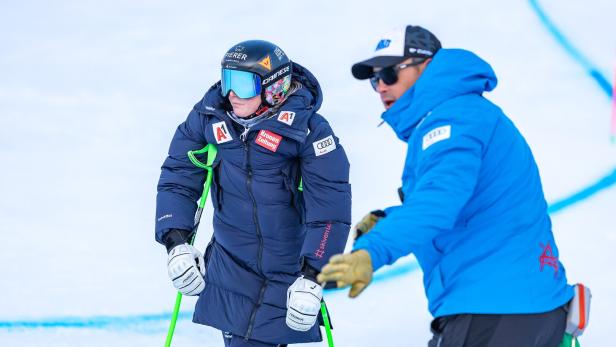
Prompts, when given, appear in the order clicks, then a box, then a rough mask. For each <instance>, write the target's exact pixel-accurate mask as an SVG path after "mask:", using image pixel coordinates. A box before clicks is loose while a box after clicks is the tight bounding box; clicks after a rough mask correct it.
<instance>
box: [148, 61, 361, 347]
mask: <svg viewBox="0 0 616 347" xmlns="http://www.w3.org/2000/svg"><path fill="white" fill-rule="evenodd" d="M293 79H294V83H299V84H301V86H302V87H301V89H299V90H297V91H295V92H294V93H293V94H292V95H291V96H290V97H289V98H288V99H287V100H286V101H285V102H284V104H283V105H282V106H281V107H280V108H279V109H278V110H277V112H276V113H274V114H273V115H272V116H271V117H270V118H269V119H267V120H265V121H263V122H261V123H258V124H257V125H255V126H254V127H252V128H251V129H250V131H249V132H248V133H246V134H243V135H242V133H243V131H242V129H239V130H240V131H238V129H236V125H234V124H233V121H232V120H231V119H230V118H229V116H228V115H227V113H226V110H228V109H229V104H228V101H227V100H226V99H224V98H222V97H221V95H220V83H217V84H216V85H214V86H213V87H212V88H210V90H209V91H208V92H207V93H206V94H205V96H204V98H203V99H202V100H201V101H200V102H198V103H197V104H196V105H195V107H194V109H193V110H192V112H190V114H189V115H188V119H187V120H186V121H185V122H184V123H182V124H181V125H180V126H179V127H178V129H177V131H176V133H175V136H174V138H173V140H172V142H171V146H170V148H169V156H168V158H167V159H166V160H165V162H164V164H163V167H162V173H161V176H160V181H159V184H158V196H157V210H156V216H157V222H156V239H157V240H158V241H159V242H161V241H162V239H163V235H164V234H165V233H166V232H168V231H169V230H170V229H183V230H191V229H192V227H193V218H194V214H195V210H196V207H197V206H196V201H197V199H198V198H199V196H200V195H201V192H202V189H203V182H204V178H205V171H204V170H202V169H199V168H197V167H195V166H194V165H193V164H191V162H190V161H189V159H188V157H187V155H186V153H187V151H189V150H195V149H200V148H202V147H204V146H205V145H206V144H208V143H214V144H216V146H217V147H218V156H217V158H216V161H215V162H214V179H213V185H212V193H211V197H212V202H213V205H214V221H213V226H214V235H213V238H212V241H211V242H210V244H209V245H208V246H207V249H206V252H205V258H206V264H207V266H206V268H207V272H206V274H205V281H206V287H205V290H204V291H203V292H202V293H201V294H200V295H199V299H198V301H197V304H196V307H195V313H194V317H193V320H194V322H196V323H201V324H205V325H210V326H212V327H215V328H217V329H220V330H222V331H228V332H231V333H232V334H234V335H237V336H243V337H245V338H246V339H253V340H257V341H262V342H266V343H272V344H279V343H301V342H310V341H320V340H321V334H320V330H319V327H318V325H315V326H313V327H312V329H310V330H309V331H307V332H298V331H295V330H292V329H290V328H289V327H287V325H286V323H285V317H286V313H287V308H286V300H287V289H288V288H289V286H290V285H291V284H292V283H293V282H294V281H295V280H296V279H297V278H298V276H299V275H300V269H301V265H302V262H303V261H305V262H307V263H308V264H310V265H311V266H312V267H314V268H315V269H317V270H320V269H321V267H322V266H323V265H324V264H326V263H327V261H328V260H329V257H330V256H331V255H333V254H336V253H341V252H342V251H343V250H344V246H345V244H346V241H347V236H348V232H349V225H350V222H351V188H350V185H349V183H348V180H349V163H348V160H347V157H346V154H345V152H344V149H343V148H342V146H341V145H340V143H339V141H338V138H337V137H336V136H335V135H334V133H333V132H332V129H331V128H330V126H329V124H328V123H327V121H326V120H325V118H323V117H322V116H321V115H319V114H318V113H317V111H318V109H319V107H320V105H321V101H322V94H321V90H320V87H319V84H318V82H317V80H316V79H315V77H314V76H313V75H312V74H311V73H310V72H309V71H308V70H306V69H305V68H303V67H301V66H300V65H299V64H296V63H294V65H293ZM300 180H302V182H303V192H300V191H299V190H298V186H299V185H300ZM201 224H202V228H203V227H205V224H204V223H201Z"/></svg>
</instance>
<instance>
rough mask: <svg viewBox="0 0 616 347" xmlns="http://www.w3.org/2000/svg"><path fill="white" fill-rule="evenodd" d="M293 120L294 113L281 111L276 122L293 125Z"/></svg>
mask: <svg viewBox="0 0 616 347" xmlns="http://www.w3.org/2000/svg"><path fill="white" fill-rule="evenodd" d="M293 120H295V112H291V111H281V112H280V114H279V115H278V121H279V122H282V123H284V124H286V125H291V124H293Z"/></svg>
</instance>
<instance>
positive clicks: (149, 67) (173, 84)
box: [0, 0, 616, 347]
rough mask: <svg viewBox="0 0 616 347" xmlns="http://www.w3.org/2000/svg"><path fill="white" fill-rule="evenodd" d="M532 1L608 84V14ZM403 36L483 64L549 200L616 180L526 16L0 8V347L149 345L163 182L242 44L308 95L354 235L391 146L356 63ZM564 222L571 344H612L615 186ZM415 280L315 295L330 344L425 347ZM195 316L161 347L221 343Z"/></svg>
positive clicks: (390, 277)
mask: <svg viewBox="0 0 616 347" xmlns="http://www.w3.org/2000/svg"><path fill="white" fill-rule="evenodd" d="M539 5H540V6H541V7H542V8H543V9H544V10H545V11H546V14H548V16H549V17H550V18H551V19H552V20H553V22H554V24H555V25H556V26H557V27H558V28H560V30H561V31H562V33H563V34H564V35H565V36H566V37H567V38H568V39H569V41H570V42H571V43H572V44H573V45H574V46H576V47H577V49H578V50H579V52H581V54H583V56H585V57H586V58H587V59H588V60H589V61H590V62H592V63H593V64H594V65H595V66H596V67H597V68H598V70H599V71H600V72H601V73H603V75H605V76H608V78H609V77H610V76H613V69H614V63H615V60H616V59H615V58H616V37H615V36H614V32H616V30H614V29H615V28H614V22H613V18H612V17H613V13H614V12H615V11H616V3H614V2H613V1H610V0H586V1H581V0H571V1H567V2H562V1H556V0H542V1H541V2H539ZM405 24H419V25H422V26H425V27H427V28H429V29H430V30H431V31H433V32H434V33H435V34H436V35H437V36H438V37H439V38H440V39H441V41H442V42H443V45H444V46H445V47H461V48H466V49H470V50H473V51H475V52H476V53H478V54H479V55H480V56H481V57H483V58H484V59H486V60H487V61H489V62H490V63H491V64H492V66H493V68H494V69H495V71H496V73H497V76H498V77H499V86H498V87H497V89H496V90H495V91H494V92H493V93H490V94H489V95H487V96H488V97H489V98H490V99H491V100H493V101H495V102H496V103H497V104H499V105H500V106H501V107H502V108H503V109H504V110H505V112H506V113H507V114H508V115H509V116H510V117H511V118H512V119H513V120H514V122H515V123H516V124H517V125H518V127H519V128H520V129H521V131H522V133H523V134H524V135H525V137H526V138H527V140H528V141H529V143H530V144H531V146H532V148H533V151H534V154H535V156H536V159H537V161H538V163H539V166H540V170H541V173H542V178H543V183H544V188H545V192H546V195H547V197H548V200H549V201H550V202H558V201H562V200H561V199H563V198H567V197H569V196H571V194H574V193H576V192H579V191H581V190H584V189H585V188H588V187H589V186H593V185H594V184H596V183H597V182H598V181H599V180H601V179H602V178H604V177H607V176H609V175H610V174H611V175H612V176H609V177H613V175H615V174H616V172H615V171H614V170H616V146H614V145H611V144H610V142H609V140H608V129H609V118H610V112H611V110H610V100H609V98H608V97H607V95H606V93H605V92H604V90H602V89H601V88H599V87H598V85H597V82H596V81H595V80H593V79H592V78H591V77H590V75H589V74H588V72H587V66H583V64H580V63H579V61H577V60H576V59H575V57H573V56H572V55H571V54H570V53H567V51H565V50H564V49H563V47H562V44H561V43H559V42H558V40H555V38H554V36H553V35H552V34H550V32H549V31H548V30H546V27H545V25H544V24H543V23H542V21H541V20H540V19H539V17H538V16H537V14H536V12H535V11H534V10H533V7H532V6H531V3H529V2H528V1H525V0H517V1H512V0H508V1H500V2H486V1H479V0H464V1H452V0H447V1H445V0H443V1H432V2H425V1H424V2H422V1H416V0H410V1H408V0H407V1H389V0H384V1H380V2H378V4H376V3H375V4H368V3H366V4H364V5H363V6H360V3H358V2H356V1H310V2H308V1H304V2H291V1H288V2H276V3H263V2H249V1H237V2H206V1H193V2H179V3H172V2H167V1H131V2H125V1H105V2H99V1H79V2H71V1H57V2H54V3H53V4H52V3H47V2H36V1H21V2H12V3H8V2H4V3H2V4H1V5H0V32H2V34H0V37H1V45H0V52H1V54H0V76H2V77H1V78H0V158H1V159H2V170H0V192H1V195H0V196H1V198H0V232H1V235H2V236H3V242H2V243H0V274H1V275H2V280H0V346H11V347H13V346H50V347H57V346H93V347H98V346H101V347H102V346H105V347H107V346H161V345H163V342H164V339H165V335H166V329H167V323H168V317H169V313H170V310H171V308H172V305H173V300H174V297H175V292H174V290H173V288H172V286H171V284H170V283H169V280H168V278H167V275H166V267H165V262H166V254H165V252H164V249H163V248H162V247H161V246H159V245H157V244H155V243H154V238H153V221H154V200H155V194H156V192H155V186H156V182H157V179H158V175H159V167H160V164H161V163H162V160H163V159H164V157H165V153H166V150H167V146H168V143H169V140H170V138H171V136H172V134H173V132H174V130H175V127H176V126H177V124H178V123H180V122H181V121H182V120H183V119H184V118H185V117H186V115H187V113H188V111H189V110H190V109H191V107H192V105H193V104H194V103H195V102H196V101H197V100H198V99H199V98H200V97H201V96H202V95H203V93H204V92H205V90H206V89H207V88H208V87H209V86H210V85H211V84H212V83H214V82H215V81H216V80H217V79H218V75H219V70H218V66H219V61H220V58H221V56H222V55H223V54H224V52H225V51H226V50H227V49H228V47H230V46H231V45H232V44H233V43H235V42H237V41H241V40H245V39H251V38H264V39H268V40H271V41H274V42H276V43H277V44H279V45H280V46H281V47H283V48H284V49H285V51H286V52H287V53H288V55H289V56H290V57H291V58H292V59H294V60H296V61H298V62H300V63H301V64H302V65H304V66H306V67H308V68H309V69H310V70H311V71H312V72H313V73H314V74H315V75H316V76H317V77H318V78H319V79H320V82H321V84H322V88H323V90H324V93H325V101H324V105H323V108H322V110H321V111H322V112H321V113H322V114H324V115H325V116H326V117H328V119H329V120H330V123H331V124H332V126H333V127H334V129H335V130H336V132H337V133H338V135H339V137H340V138H341V141H342V143H343V145H344V146H345V148H346V150H347V153H348V154H349V159H350V161H351V165H352V167H351V175H352V176H351V180H352V184H353V196H354V202H353V203H354V206H353V213H354V215H353V218H354V220H356V221H357V220H358V219H359V218H361V216H362V215H363V213H365V212H367V211H369V210H371V209H374V208H379V207H383V206H387V205H392V204H395V203H396V202H397V201H396V199H397V195H396V189H397V187H398V186H399V182H400V174H401V168H402V164H403V159H404V155H405V148H404V145H403V144H402V143H400V142H399V141H398V140H397V139H396V138H395V136H394V135H393V132H392V131H391V130H390V129H388V128H387V127H385V126H383V127H377V125H378V123H379V122H380V119H379V115H380V113H381V111H382V107H381V106H380V102H379V101H378V98H377V96H376V95H375V94H374V92H373V91H372V89H371V88H370V86H369V85H368V83H367V82H364V83H361V82H359V81H355V80H354V79H353V78H352V77H351V75H350V66H351V64H352V63H354V62H356V61H358V60H359V59H362V58H364V57H366V56H367V55H368V54H369V52H370V51H371V50H372V49H373V47H374V45H375V43H376V42H375V40H376V39H377V38H378V35H379V33H381V32H383V31H386V30H388V29H389V28H391V27H393V26H397V25H405ZM612 181H613V179H612ZM603 183H604V184H603V185H601V184H600V185H601V186H608V185H609V180H607V181H603ZM591 192H592V190H591ZM559 206H561V207H563V208H559V209H556V210H554V214H553V223H554V232H555V234H556V238H557V242H558V245H559V248H560V252H561V261H562V262H563V263H564V264H565V266H566V268H567V271H568V277H569V279H570V281H572V282H575V281H581V282H583V283H585V284H586V285H588V286H590V287H591V289H592V290H593V294H594V298H593V303H592V314H591V319H590V328H589V330H588V332H587V335H585V336H584V337H583V339H582V343H583V345H584V346H610V343H611V342H612V341H613V338H612V336H613V334H612V331H611V330H612V325H613V324H612V322H611V321H612V318H613V317H614V312H616V295H615V294H616V271H615V270H614V269H613V267H612V266H611V264H612V263H613V249H614V248H615V247H616V217H614V211H615V209H616V186H609V187H607V188H605V189H603V190H600V191H598V192H596V193H594V194H590V195H582V196H576V197H574V198H573V199H571V200H566V204H565V205H559ZM210 218H211V211H209V210H208V213H207V214H206V215H204V220H208V219H210ZM206 224H207V223H202V228H201V230H200V234H199V236H198V238H197V241H196V244H197V245H198V246H199V247H201V248H203V247H204V246H205V243H206V242H207V240H208V239H209V236H210V233H211V230H210V229H208V228H207V227H205V225H206ZM414 264H415V263H414V262H413V258H412V256H411V257H408V258H406V259H403V260H401V261H400V262H399V263H398V264H396V265H394V266H393V267H392V268H390V269H384V271H382V272H381V273H380V274H379V280H378V281H375V283H374V284H373V285H372V286H371V287H370V288H369V289H368V290H367V291H366V292H365V293H364V294H362V295H361V296H360V297H359V298H358V299H355V300H350V299H348V298H347V297H346V292H344V291H334V292H329V293H327V294H326V300H327V302H328V304H329V307H330V310H331V314H332V320H333V324H334V326H335V330H334V339H335V342H336V345H337V346H424V345H426V341H427V340H428V338H429V331H428V324H429V321H430V319H431V317H430V316H429V314H428V312H427V303H426V300H425V298H424V293H423V287H422V284H421V272H420V271H418V269H417V267H416V266H415V265H414ZM193 303H194V300H193V299H187V300H185V301H184V305H183V310H182V312H183V313H182V315H181V319H180V321H179V323H178V327H177V329H176V335H175V338H174V344H173V345H174V346H222V341H221V336H220V333H219V332H217V331H215V330H213V329H210V328H207V327H203V326H197V325H194V324H192V323H190V310H191V307H192V304H193ZM313 345H315V346H316V345H320V346H324V345H326V343H322V344H313Z"/></svg>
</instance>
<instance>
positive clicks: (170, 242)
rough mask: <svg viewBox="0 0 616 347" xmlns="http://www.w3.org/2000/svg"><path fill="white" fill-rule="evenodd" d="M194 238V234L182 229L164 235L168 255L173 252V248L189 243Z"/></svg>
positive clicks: (172, 230)
mask: <svg viewBox="0 0 616 347" xmlns="http://www.w3.org/2000/svg"><path fill="white" fill-rule="evenodd" d="M191 236H192V232H191V231H188V230H181V229H171V230H169V231H168V232H167V233H166V234H165V235H163V243H164V244H165V248H167V253H169V252H171V250H172V249H173V247H175V246H179V245H183V244H185V243H188V241H189V240H190V238H191Z"/></svg>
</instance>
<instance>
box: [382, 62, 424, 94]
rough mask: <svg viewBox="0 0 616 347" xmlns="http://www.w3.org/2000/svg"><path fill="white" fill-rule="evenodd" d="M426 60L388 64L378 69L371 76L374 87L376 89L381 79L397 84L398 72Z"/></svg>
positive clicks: (384, 81)
mask: <svg viewBox="0 0 616 347" xmlns="http://www.w3.org/2000/svg"><path fill="white" fill-rule="evenodd" d="M424 61H426V60H425V59H421V60H417V61H413V62H411V63H408V64H399V65H394V66H388V67H384V68H382V69H380V70H379V71H376V72H375V73H374V75H373V76H372V77H370V84H371V85H372V88H373V89H374V90H376V87H378V85H379V80H381V81H383V83H385V84H386V85H388V86H391V85H392V84H396V82H398V72H399V71H400V70H402V69H406V68H407V67H411V66H417V65H419V64H421V63H423V62H424Z"/></svg>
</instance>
